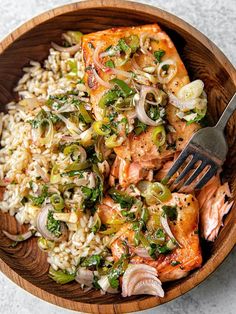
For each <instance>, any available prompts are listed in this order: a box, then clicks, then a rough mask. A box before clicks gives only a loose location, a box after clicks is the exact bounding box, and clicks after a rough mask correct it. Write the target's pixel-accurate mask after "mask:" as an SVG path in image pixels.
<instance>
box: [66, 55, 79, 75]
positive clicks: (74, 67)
mask: <svg viewBox="0 0 236 314" xmlns="http://www.w3.org/2000/svg"><path fill="white" fill-rule="evenodd" d="M67 64H68V65H69V67H70V70H71V72H70V73H69V74H70V75H72V74H73V75H77V72H78V67H77V61H76V60H74V59H72V60H71V59H69V60H68V61H67Z"/></svg>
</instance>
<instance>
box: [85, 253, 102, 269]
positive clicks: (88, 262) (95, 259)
mask: <svg viewBox="0 0 236 314" xmlns="http://www.w3.org/2000/svg"><path fill="white" fill-rule="evenodd" d="M101 261H102V258H101V256H100V255H91V256H89V257H86V258H85V259H84V260H83V262H82V263H81V266H82V267H93V266H96V267H98V266H99V265H100V264H101Z"/></svg>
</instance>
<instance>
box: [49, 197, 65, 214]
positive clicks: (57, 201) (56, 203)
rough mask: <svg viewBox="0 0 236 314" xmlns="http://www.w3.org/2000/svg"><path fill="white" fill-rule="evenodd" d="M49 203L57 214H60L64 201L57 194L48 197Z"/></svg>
mask: <svg viewBox="0 0 236 314" xmlns="http://www.w3.org/2000/svg"><path fill="white" fill-rule="evenodd" d="M50 202H51V204H52V206H53V207H54V209H55V211H57V212H61V211H62V209H63V208H64V207H65V202H64V199H63V198H62V197H61V196H60V195H59V194H53V195H52V196H51V197H50Z"/></svg>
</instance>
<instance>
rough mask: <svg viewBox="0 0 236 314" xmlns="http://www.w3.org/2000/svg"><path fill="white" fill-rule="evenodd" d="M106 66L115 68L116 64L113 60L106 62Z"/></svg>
mask: <svg viewBox="0 0 236 314" xmlns="http://www.w3.org/2000/svg"><path fill="white" fill-rule="evenodd" d="M105 66H106V67H108V68H114V67H115V64H114V62H113V61H112V60H108V61H107V62H105Z"/></svg>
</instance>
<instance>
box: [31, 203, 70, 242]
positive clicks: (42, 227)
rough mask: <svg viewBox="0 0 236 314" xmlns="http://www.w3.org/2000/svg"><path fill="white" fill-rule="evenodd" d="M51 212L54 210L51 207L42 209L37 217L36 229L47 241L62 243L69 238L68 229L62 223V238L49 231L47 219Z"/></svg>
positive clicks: (47, 206)
mask: <svg viewBox="0 0 236 314" xmlns="http://www.w3.org/2000/svg"><path fill="white" fill-rule="evenodd" d="M49 210H53V208H52V206H51V205H46V206H44V207H42V209H41V211H40V213H39V214H38V217H37V222H36V228H37V230H38V232H39V233H40V234H41V235H42V236H43V237H44V238H45V239H47V240H51V241H55V242H61V241H63V240H65V239H66V238H67V236H68V232H67V228H66V226H65V224H64V223H61V236H60V237H56V236H55V235H54V234H53V233H52V232H50V231H49V230H48V229H47V219H48V212H49Z"/></svg>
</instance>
